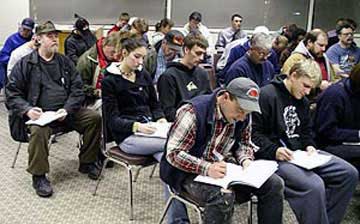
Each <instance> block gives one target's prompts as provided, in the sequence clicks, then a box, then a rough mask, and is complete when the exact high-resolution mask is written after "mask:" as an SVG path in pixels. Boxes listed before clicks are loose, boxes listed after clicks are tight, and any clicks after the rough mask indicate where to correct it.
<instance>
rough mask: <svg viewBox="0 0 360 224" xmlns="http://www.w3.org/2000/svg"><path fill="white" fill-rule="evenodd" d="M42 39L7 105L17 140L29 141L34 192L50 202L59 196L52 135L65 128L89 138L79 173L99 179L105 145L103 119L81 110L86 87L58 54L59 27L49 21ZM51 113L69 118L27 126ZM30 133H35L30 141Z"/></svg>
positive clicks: (19, 67) (21, 65)
mask: <svg viewBox="0 0 360 224" xmlns="http://www.w3.org/2000/svg"><path fill="white" fill-rule="evenodd" d="M36 35H38V37H37V38H38V42H39V43H40V47H39V49H38V50H37V51H34V52H33V53H31V54H30V55H27V56H25V57H24V58H22V59H21V60H20V61H19V62H18V63H17V64H16V65H15V67H14V69H13V70H12V72H11V74H10V77H9V82H8V84H7V86H6V99H7V102H6V105H7V108H8V109H9V114H10V117H9V121H10V129H11V133H12V137H13V138H14V139H15V140H18V141H27V140H28V141H29V148H28V151H29V163H28V168H27V171H28V172H29V173H31V174H32V176H33V187H34V189H35V190H36V193H37V194H38V195H39V196H41V197H50V196H51V195H52V193H53V190H52V187H51V185H50V182H49V180H48V179H47V177H46V173H48V172H49V161H48V154H49V148H48V140H49V137H50V135H51V134H52V133H54V131H55V132H56V130H57V129H58V128H59V127H64V128H65V129H69V130H72V129H75V130H76V131H78V132H79V133H81V134H83V140H84V144H83V145H82V147H81V149H80V154H79V159H80V167H79V171H80V172H81V173H87V174H88V176H89V178H91V179H97V178H98V176H99V169H98V168H97V166H96V165H95V161H96V157H97V154H98V151H99V145H100V135H101V118H100V115H98V114H97V113H96V112H92V111H90V110H88V109H83V108H81V105H82V102H83V100H84V93H83V91H82V81H81V78H80V75H79V73H78V72H77V71H76V69H75V67H74V65H73V63H71V62H70V59H68V58H66V57H65V56H63V55H61V54H59V53H57V50H58V45H59V38H58V31H57V30H56V29H55V26H54V24H53V23H52V22H50V21H48V22H46V23H44V24H41V25H39V26H38V27H37V30H36ZM46 111H57V112H58V113H61V114H64V116H62V117H61V118H59V119H58V120H56V121H53V122H51V123H49V124H47V125H45V126H40V125H29V126H26V125H25V122H26V121H27V120H33V121H36V120H38V119H39V118H40V117H41V116H42V115H43V114H44V112H46ZM26 128H28V131H29V132H30V137H29V139H27V135H26Z"/></svg>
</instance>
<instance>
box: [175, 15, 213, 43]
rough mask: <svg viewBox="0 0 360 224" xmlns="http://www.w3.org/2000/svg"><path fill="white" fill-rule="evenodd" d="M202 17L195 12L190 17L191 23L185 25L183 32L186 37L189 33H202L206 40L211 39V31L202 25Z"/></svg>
mask: <svg viewBox="0 0 360 224" xmlns="http://www.w3.org/2000/svg"><path fill="white" fill-rule="evenodd" d="M201 21H202V15H201V13H200V12H197V11H194V12H192V13H191V14H190V16H189V22H188V23H186V24H185V26H184V28H183V29H182V32H183V34H184V36H187V35H188V34H189V33H194V34H197V33H200V34H202V35H203V36H204V37H205V39H208V38H209V37H210V31H209V29H208V28H207V27H206V26H205V25H203V24H202V23H201Z"/></svg>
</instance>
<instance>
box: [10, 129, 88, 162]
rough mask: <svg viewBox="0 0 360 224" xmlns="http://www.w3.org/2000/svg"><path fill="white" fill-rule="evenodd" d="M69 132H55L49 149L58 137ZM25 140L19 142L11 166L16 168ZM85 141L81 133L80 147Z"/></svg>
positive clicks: (49, 142) (49, 143) (50, 139)
mask: <svg viewBox="0 0 360 224" xmlns="http://www.w3.org/2000/svg"><path fill="white" fill-rule="evenodd" d="M66 133H68V132H57V133H54V134H52V135H51V136H50V138H49V141H48V147H49V150H50V148H51V146H52V145H53V144H54V143H56V142H57V140H56V138H57V137H58V136H60V135H64V134H66ZM23 143H24V142H19V144H18V147H17V149H16V152H15V156H14V159H13V162H12V164H11V168H15V164H16V161H17V158H18V156H19V152H20V149H21V146H22V144H23ZM82 144H83V142H82V135H79V144H78V147H79V148H81V146H82Z"/></svg>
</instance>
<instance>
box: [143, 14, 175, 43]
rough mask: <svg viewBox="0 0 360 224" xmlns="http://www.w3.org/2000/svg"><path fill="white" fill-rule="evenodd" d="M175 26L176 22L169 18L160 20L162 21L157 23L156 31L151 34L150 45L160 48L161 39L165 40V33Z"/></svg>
mask: <svg viewBox="0 0 360 224" xmlns="http://www.w3.org/2000/svg"><path fill="white" fill-rule="evenodd" d="M173 26H174V22H173V21H172V20H170V19H168V18H164V19H162V20H160V22H158V23H156V25H155V32H154V33H152V34H151V36H150V41H149V43H150V45H151V46H153V47H155V48H156V50H158V49H159V48H160V46H161V40H163V39H164V37H165V35H166V34H167V33H168V32H170V31H171V28H172V27H173Z"/></svg>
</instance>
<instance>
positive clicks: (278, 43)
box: [272, 35, 289, 68]
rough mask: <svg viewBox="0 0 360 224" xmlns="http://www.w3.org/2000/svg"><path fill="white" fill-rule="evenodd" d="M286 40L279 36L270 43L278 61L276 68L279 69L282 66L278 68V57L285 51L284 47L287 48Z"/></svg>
mask: <svg viewBox="0 0 360 224" xmlns="http://www.w3.org/2000/svg"><path fill="white" fill-rule="evenodd" d="M288 43H289V42H288V39H287V37H285V36H283V35H279V36H277V37H275V39H274V40H273V43H272V49H273V50H274V51H273V52H275V54H276V55H275V56H276V58H277V59H278V67H279V68H281V67H282V66H280V56H281V53H282V52H283V51H284V50H285V49H286V47H287V46H288Z"/></svg>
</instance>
